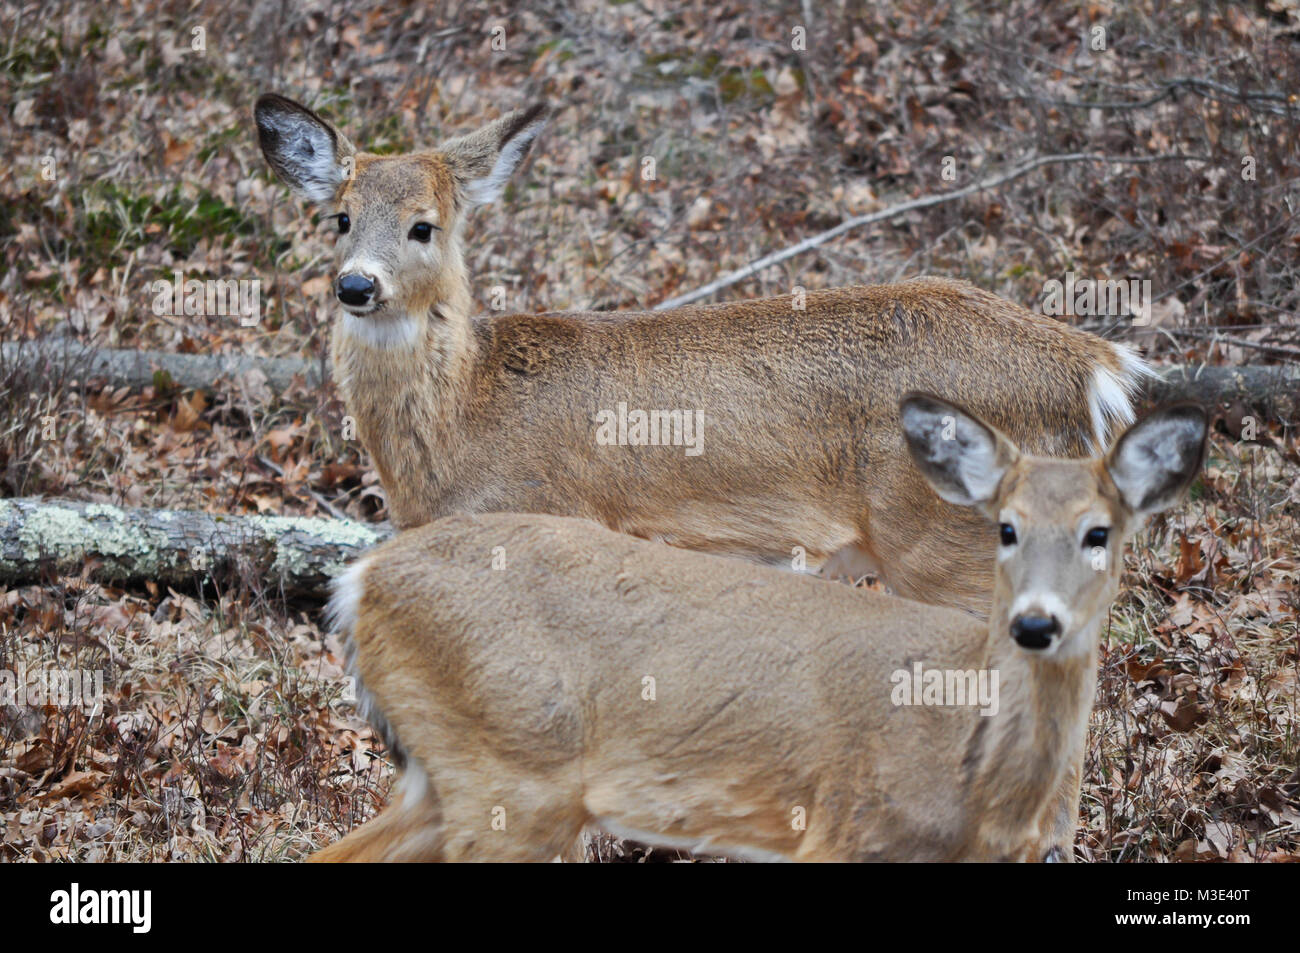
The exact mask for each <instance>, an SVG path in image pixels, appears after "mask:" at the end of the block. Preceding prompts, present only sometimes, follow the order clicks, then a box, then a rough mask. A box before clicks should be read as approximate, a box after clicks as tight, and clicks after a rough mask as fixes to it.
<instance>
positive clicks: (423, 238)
mask: <svg viewBox="0 0 1300 953" xmlns="http://www.w3.org/2000/svg"><path fill="white" fill-rule="evenodd" d="M406 237H407V238H413V239H415V240H416V241H417V242H427V241H428V240H429V239H430V238H432V237H433V226H432V225H430V224H429V223H428V222H416V223H415V224H414V225H412V226H411V231H410V234H408V235H407V236H406Z"/></svg>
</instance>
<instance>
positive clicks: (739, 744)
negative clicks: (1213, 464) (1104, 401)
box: [315, 395, 1207, 861]
mask: <svg viewBox="0 0 1300 953" xmlns="http://www.w3.org/2000/svg"><path fill="white" fill-rule="evenodd" d="M901 421H902V427H901V429H902V431H903V433H904V434H905V435H906V441H907V445H908V448H909V450H910V451H911V456H912V458H913V460H914V461H915V463H916V465H917V467H918V468H919V470H920V472H921V473H922V474H924V476H925V478H926V479H927V480H928V481H929V482H930V484H931V485H932V486H933V487H934V491H935V492H936V493H938V494H939V495H940V496H942V497H943V498H944V499H946V500H947V501H949V502H950V503H952V504H953V505H955V506H961V507H970V508H974V509H977V510H979V511H980V512H982V513H983V514H984V516H985V517H986V518H988V519H989V520H992V521H994V523H996V524H999V527H998V528H997V529H995V528H994V527H993V526H990V527H989V532H990V534H991V535H993V536H995V538H998V537H999V536H1000V541H999V546H998V553H997V557H996V560H995V567H996V568H995V570H994V575H995V586H994V590H993V593H994V596H993V609H992V614H991V617H990V621H989V622H988V623H984V622H981V621H978V620H976V619H974V618H972V617H971V616H970V615H968V614H966V613H964V612H960V611H957V610H954V609H949V608H944V607H938V606H929V605H923V604H921V603H917V602H912V601H908V600H905V599H901V598H897V597H893V596H888V595H884V594H881V593H877V592H873V591H869V590H861V589H853V588H850V587H848V586H843V585H839V584H836V583H833V582H827V581H823V580H818V579H813V578H810V577H808V576H800V575H796V574H791V573H783V572H779V571H776V570H773V569H770V568H766V567H761V566H754V565H752V564H747V563H744V562H741V561H739V560H729V559H719V558H717V557H715V556H709V555H705V554H701V553H693V552H683V551H679V550H674V549H670V548H668V547H664V546H657V545H654V544H653V543H648V542H645V541H642V540H637V539H633V538H631V537H628V536H625V535H620V534H617V533H613V532H610V531H608V530H606V529H603V528H601V527H599V526H597V525H596V524H594V523H591V522H588V521H584V520H573V519H565V518H558V517H553V516H528V515H511V514H495V515H480V516H457V517H449V518H447V519H443V520H440V521H438V522H437V523H434V524H432V525H429V526H426V527H423V528H420V529H417V530H413V531H411V532H408V533H405V534H403V535H402V536H400V537H398V538H397V539H395V540H392V541H390V542H387V543H385V544H384V545H382V546H380V547H379V548H378V549H376V550H375V551H373V552H372V553H371V554H369V555H367V556H365V557H363V558H362V559H361V560H360V561H359V562H358V563H357V564H355V565H354V566H353V567H352V568H351V569H349V570H348V572H347V573H346V574H345V575H344V576H343V577H341V579H340V581H339V584H338V588H337V592H336V596H335V601H334V605H333V608H334V611H335V613H336V616H337V618H338V619H339V620H340V622H341V623H342V624H343V626H344V627H345V628H346V630H347V631H348V633H349V634H350V635H349V638H350V644H351V652H352V656H353V664H354V668H355V671H356V673H357V674H358V676H359V678H360V681H361V684H362V686H363V695H364V696H365V697H366V698H367V699H368V700H369V701H370V703H371V704H372V705H373V707H374V710H375V711H377V712H380V713H382V717H381V718H380V719H379V720H380V722H381V723H382V724H383V727H384V730H385V733H386V734H387V735H388V737H389V739H390V743H391V744H392V745H393V746H394V747H395V748H396V749H397V750H398V751H399V752H401V753H402V755H403V760H404V764H405V767H404V774H403V778H402V781H401V783H400V785H399V789H398V790H399V794H398V796H397V798H396V799H395V801H394V803H393V804H392V805H390V806H389V807H388V808H387V809H386V810H385V811H384V812H383V813H382V814H380V816H379V817H378V818H376V819H374V820H373V821H371V822H369V823H367V824H364V825H362V826H361V827H359V828H358V829H356V830H355V831H353V832H352V833H351V834H349V835H348V836H347V837H345V838H344V839H343V840H341V841H340V842H338V843H337V844H334V845H333V846H331V847H328V848H326V849H325V850H324V851H322V852H320V853H319V854H317V855H316V857H315V859H318V860H322V861H324V860H465V859H480V860H548V859H551V858H553V857H555V856H556V855H560V854H564V853H566V852H568V851H570V850H571V849H572V846H573V844H574V842H575V839H576V838H578V837H579V835H580V833H581V831H582V830H583V829H584V827H586V826H588V825H598V826H601V827H603V828H605V829H606V830H608V831H610V832H612V833H614V834H617V835H622V836H632V837H635V838H636V839H637V840H641V841H645V842H649V843H651V844H657V845H665V846H676V847H685V848H688V849H692V850H698V851H706V852H710V853H721V854H731V855H735V856H739V857H752V858H788V859H795V860H890V861H893V860H1041V859H1043V858H1044V855H1045V853H1046V852H1047V849H1048V848H1050V847H1056V848H1061V847H1062V844H1061V839H1062V838H1061V833H1062V825H1063V824H1064V826H1065V828H1066V829H1067V830H1068V831H1069V832H1070V833H1071V836H1070V837H1069V838H1067V839H1066V841H1065V845H1064V847H1065V848H1066V849H1069V848H1070V845H1071V844H1072V840H1073V837H1072V831H1073V825H1074V819H1075V817H1076V816H1077V805H1078V765H1079V763H1080V762H1081V760H1082V756H1083V750H1084V742H1085V734H1086V729H1087V723H1088V714H1089V712H1090V711H1091V709H1092V700H1093V692H1094V689H1095V685H1096V667H1097V655H1098V639H1099V633H1100V629H1101V625H1102V622H1103V620H1104V619H1105V616H1106V611H1107V607H1108V606H1109V605H1110V603H1111V601H1112V600H1113V599H1114V597H1115V594H1116V592H1117V590H1118V588H1119V576H1120V567H1121V564H1122V562H1123V547H1124V542H1125V540H1126V538H1127V537H1128V536H1129V535H1130V534H1132V533H1133V532H1135V531H1136V530H1137V529H1138V527H1139V526H1140V525H1141V523H1142V521H1143V518H1144V516H1145V515H1146V514H1148V513H1152V512H1155V511H1157V510H1161V509H1164V508H1165V507H1168V506H1170V505H1171V504H1173V503H1174V502H1175V501H1176V500H1177V499H1178V498H1179V497H1180V496H1181V494H1182V493H1183V491H1184V490H1185V489H1186V488H1187V486H1188V484H1189V483H1190V482H1191V481H1192V479H1193V478H1194V477H1195V476H1196V473H1197V471H1198V469H1199V468H1200V465H1201V461H1202V458H1203V456H1204V452H1205V440H1206V429H1207V420H1206V416H1205V414H1204V412H1203V411H1202V410H1200V409H1199V408H1197V407H1194V406H1191V405H1179V406H1174V407H1170V408H1167V409H1164V410H1162V411H1157V412H1156V413H1154V414H1152V415H1150V416H1148V417H1147V418H1145V419H1144V420H1143V421H1141V422H1140V423H1138V424H1136V425H1134V426H1133V427H1132V428H1130V429H1129V430H1128V431H1127V432H1126V433H1124V434H1123V435H1122V436H1121V437H1120V438H1119V440H1118V441H1117V442H1116V443H1115V445H1114V447H1113V448H1112V449H1111V450H1110V452H1109V453H1108V454H1107V455H1106V456H1105V457H1104V458H1102V457H1093V458H1087V459H1074V460H1066V459H1057V458H1045V457H1037V456H1030V455H1026V454H1022V453H1021V452H1020V451H1019V450H1017V449H1016V447H1015V446H1014V445H1013V444H1012V443H1011V441H1010V440H1008V439H1007V438H1006V437H1005V436H1003V435H1002V434H1000V433H999V432H997V431H996V430H994V429H993V428H991V427H989V426H987V425H986V424H984V423H981V422H980V421H979V420H978V419H977V418H976V417H975V416H974V415H972V414H970V413H968V412H966V411H964V410H961V409H959V408H958V407H956V406H953V405H950V404H948V403H945V402H944V401H941V400H938V399H937V398H933V397H928V396H922V395H912V396H909V397H908V398H906V399H905V400H904V401H903V403H902V410H901ZM498 547H500V549H498ZM494 550H495V551H496V552H497V554H498V555H500V554H501V553H504V555H505V560H506V562H505V568H504V569H500V568H498V569H494V568H493V565H494V561H493V552H494ZM990 561H994V560H993V559H992V557H990ZM497 565H500V563H499V562H498V563H497ZM933 673H939V687H940V689H941V691H940V692H939V693H938V694H936V695H935V696H933V697H931V695H930V688H931V686H932V685H933V684H934V675H933ZM954 676H955V677H954ZM913 682H915V683H916V684H917V685H918V686H919V685H920V684H922V683H924V684H925V686H926V687H925V689H924V690H923V691H919V692H916V693H912V691H911V690H910V687H909V688H907V689H906V690H904V689H905V686H910V685H911V684H912V683H913ZM963 685H964V686H965V689H964V690H963V688H962V686H963ZM977 685H978V686H980V691H977V690H976V686H977ZM953 686H955V687H956V695H954V696H951V697H950V696H949V695H947V694H945V692H948V691H951V690H952V687H953ZM990 686H991V689H992V691H991V692H983V694H981V692H982V691H983V689H986V688H989V687H990ZM976 695H980V697H978V700H976V699H975V698H974V697H973V696H976ZM963 696H964V698H963ZM963 700H964V701H965V702H966V703H965V704H963ZM935 701H937V702H938V704H932V703H933V702H935ZM909 702H910V704H908V703H909Z"/></svg>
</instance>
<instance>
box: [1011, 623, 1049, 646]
mask: <svg viewBox="0 0 1300 953" xmlns="http://www.w3.org/2000/svg"><path fill="white" fill-rule="evenodd" d="M1060 631H1061V623H1059V622H1057V621H1056V616H1054V615H1052V616H1046V615H1018V616H1016V617H1015V618H1014V619H1012V620H1011V637H1012V638H1013V639H1015V640H1016V644H1017V645H1019V646H1020V647H1021V648H1022V649H1045V648H1047V647H1048V646H1049V645H1051V644H1052V636H1054V635H1056V634H1058V633H1059V632H1060Z"/></svg>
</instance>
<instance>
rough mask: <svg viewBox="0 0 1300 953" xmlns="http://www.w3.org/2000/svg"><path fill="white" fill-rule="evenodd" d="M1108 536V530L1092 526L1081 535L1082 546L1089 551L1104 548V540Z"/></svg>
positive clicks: (1103, 527)
mask: <svg viewBox="0 0 1300 953" xmlns="http://www.w3.org/2000/svg"><path fill="white" fill-rule="evenodd" d="M1109 536H1110V530H1109V529H1108V528H1106V527H1105V526H1094V527H1093V528H1092V529H1090V530H1088V532H1086V533H1084V534H1083V545H1084V546H1086V547H1088V548H1089V549H1093V548H1094V547H1097V546H1105V545H1106V540H1107V538H1109Z"/></svg>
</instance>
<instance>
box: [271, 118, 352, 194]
mask: <svg viewBox="0 0 1300 953" xmlns="http://www.w3.org/2000/svg"><path fill="white" fill-rule="evenodd" d="M253 116H254V117H255V118H256V120H257V138H258V141H259V142H260V143H261V146H262V155H264V156H266V161H267V162H269V163H270V164H271V168H272V169H274V170H275V174H276V175H278V176H279V177H280V179H281V180H282V181H283V182H284V184H285V185H287V186H289V188H291V189H293V191H294V192H295V193H296V194H297V195H299V196H301V197H302V198H304V199H307V201H309V202H314V203H315V204H317V205H319V204H320V203H322V202H328V201H329V200H330V199H332V198H333V197H334V194H335V193H336V192H337V191H338V188H339V186H340V185H342V184H343V182H344V180H345V179H347V178H349V177H350V176H351V175H352V169H353V161H354V157H355V156H356V149H355V148H353V146H352V143H351V142H349V141H348V138H347V136H345V135H343V133H341V132H339V131H338V130H337V129H336V128H334V126H333V125H331V124H330V123H328V122H326V121H325V120H324V119H322V118H321V117H320V116H318V115H316V114H315V113H314V112H312V111H311V110H310V109H308V108H307V107H306V106H303V105H300V104H299V103H295V102H294V101H293V100H292V99H285V97H283V96H277V95H275V94H274V93H267V94H266V95H264V96H260V97H258V100H257V106H256V107H254V109H253Z"/></svg>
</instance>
